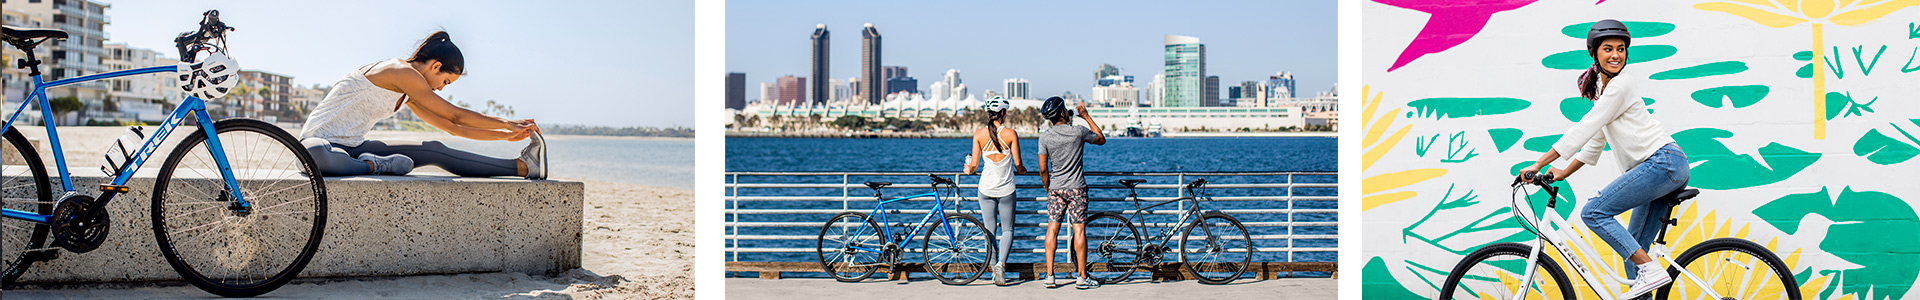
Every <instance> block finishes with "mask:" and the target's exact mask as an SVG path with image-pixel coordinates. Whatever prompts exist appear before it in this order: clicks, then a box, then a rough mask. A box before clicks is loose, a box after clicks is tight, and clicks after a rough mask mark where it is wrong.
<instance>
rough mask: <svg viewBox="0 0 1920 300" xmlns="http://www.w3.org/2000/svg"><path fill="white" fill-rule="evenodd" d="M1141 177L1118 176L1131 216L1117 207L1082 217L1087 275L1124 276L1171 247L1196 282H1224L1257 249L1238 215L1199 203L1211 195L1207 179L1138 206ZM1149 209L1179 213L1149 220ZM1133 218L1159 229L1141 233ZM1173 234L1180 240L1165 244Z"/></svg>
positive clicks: (1110, 279)
mask: <svg viewBox="0 0 1920 300" xmlns="http://www.w3.org/2000/svg"><path fill="white" fill-rule="evenodd" d="M1145 182H1147V181H1146V180H1143V179H1121V180H1120V181H1119V183H1120V185H1124V186H1127V199H1128V200H1130V201H1132V202H1133V207H1134V209H1133V211H1132V212H1131V213H1129V214H1127V215H1131V218H1129V217H1127V216H1126V215H1122V214H1121V213H1119V212H1095V213H1092V214H1091V216H1088V217H1087V223H1086V228H1087V229H1086V230H1087V252H1088V254H1089V255H1088V256H1087V260H1089V261H1092V262H1094V263H1090V264H1088V265H1087V273H1088V275H1089V276H1091V277H1092V278H1093V279H1094V280H1099V281H1100V283H1103V284H1112V283H1118V282H1121V281H1126V280H1127V278H1128V277H1130V276H1132V275H1133V272H1134V271H1136V270H1138V269H1142V268H1155V267H1158V265H1159V264H1160V262H1161V260H1162V259H1163V258H1164V257H1165V256H1166V254H1167V253H1168V252H1173V251H1174V250H1175V249H1174V248H1175V247H1176V246H1177V247H1178V248H1179V251H1178V255H1179V256H1180V264H1181V265H1182V266H1183V267H1184V268H1186V271H1187V272H1189V273H1190V274H1193V275H1194V279H1197V280H1199V281H1200V283H1205V284H1225V283H1227V282H1232V281H1233V280H1234V279H1239V278H1240V276H1241V275H1242V274H1244V273H1246V271H1247V268H1248V265H1251V264H1252V263H1253V255H1254V253H1257V252H1258V251H1259V250H1257V249H1255V247H1254V246H1253V235H1252V234H1251V233H1248V232H1247V226H1246V225H1241V224H1240V220H1239V219H1235V218H1234V217H1233V216H1231V215H1227V214H1225V213H1221V212H1219V211H1209V210H1206V209H1205V208H1203V207H1201V205H1200V203H1202V202H1206V201H1203V200H1212V199H1213V198H1212V197H1208V196H1206V194H1205V193H1204V192H1205V189H1202V187H1204V186H1206V184H1207V179H1205V178H1201V179H1196V180H1194V181H1193V182H1191V183H1187V184H1186V186H1184V187H1181V188H1183V189H1186V191H1187V193H1186V196H1183V197H1180V198H1177V199H1173V200H1167V201H1164V202H1160V203H1154V204H1153V205H1146V206H1141V200H1140V195H1139V194H1137V193H1135V192H1134V188H1135V186H1137V185H1139V184H1141V183H1145ZM1174 203H1179V205H1178V206H1179V207H1180V209H1179V210H1178V211H1175V212H1153V211H1150V210H1151V209H1154V208H1157V207H1161V206H1166V205H1167V204H1174ZM1150 214H1178V215H1179V218H1178V219H1176V220H1174V221H1172V222H1166V223H1151V222H1147V221H1148V219H1147V218H1146V216H1145V215H1150ZM1136 220H1137V221H1139V223H1138V224H1140V225H1143V226H1146V227H1147V228H1148V229H1155V228H1164V229H1165V230H1149V231H1153V232H1152V233H1154V236H1153V237H1144V236H1142V235H1141V234H1140V233H1141V230H1140V229H1138V228H1136V227H1134V224H1136V223H1135V221H1136ZM1175 233H1178V234H1179V236H1180V241H1179V242H1180V243H1179V244H1178V245H1175V246H1168V245H1167V243H1168V242H1172V241H1173V237H1174V235H1175ZM1075 257H1076V258H1077V257H1078V256H1077V255H1076V256H1075Z"/></svg>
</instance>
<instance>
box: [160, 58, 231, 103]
mask: <svg viewBox="0 0 1920 300" xmlns="http://www.w3.org/2000/svg"><path fill="white" fill-rule="evenodd" d="M175 68H176V70H177V72H178V73H179V74H180V90H181V91H184V92H186V93H187V95H190V96H193V97H197V98H200V99H201V100H212V99H218V98H220V97H221V96H226V95H227V92H229V91H232V90H233V88H234V87H235V86H238V85H240V63H239V62H235V61H233V58H230V57H227V55H226V54H223V53H219V52H212V53H210V54H209V55H207V56H206V57H205V58H202V59H201V60H200V61H199V62H182V63H180V65H179V66H177V67H175Z"/></svg>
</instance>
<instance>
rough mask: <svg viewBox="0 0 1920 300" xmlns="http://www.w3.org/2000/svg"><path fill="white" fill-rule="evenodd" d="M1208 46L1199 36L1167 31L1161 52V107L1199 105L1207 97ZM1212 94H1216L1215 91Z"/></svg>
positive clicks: (1216, 95)
mask: <svg viewBox="0 0 1920 300" xmlns="http://www.w3.org/2000/svg"><path fill="white" fill-rule="evenodd" d="M1206 53H1207V46H1206V45H1204V44H1201V43H1200V38H1197V37H1190V36H1179V35H1171V34H1169V35H1166V37H1165V43H1164V52H1163V54H1164V55H1163V56H1164V58H1165V60H1164V61H1165V72H1166V73H1165V74H1166V77H1165V80H1164V81H1162V82H1161V83H1162V85H1161V87H1160V88H1161V89H1162V94H1163V96H1162V97H1161V99H1160V103H1158V104H1159V105H1160V106H1161V107H1199V106H1202V105H1203V104H1204V103H1205V101H1206V100H1209V98H1205V97H1206V96H1207V94H1206V93H1205V92H1203V90H1205V89H1206V78H1207V54H1206ZM1214 96H1215V97H1216V98H1217V97H1218V96H1219V94H1218V92H1215V94H1214Z"/></svg>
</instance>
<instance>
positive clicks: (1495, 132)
mask: <svg viewBox="0 0 1920 300" xmlns="http://www.w3.org/2000/svg"><path fill="white" fill-rule="evenodd" d="M1520 134H1521V131H1520V129H1519V128H1494V129H1487V137H1490V138H1493V148H1494V150H1497V151H1499V152H1507V149H1512V148H1513V144H1514V143H1516V142H1519V141H1520Z"/></svg>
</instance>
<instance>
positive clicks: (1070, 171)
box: [1040, 125, 1100, 190]
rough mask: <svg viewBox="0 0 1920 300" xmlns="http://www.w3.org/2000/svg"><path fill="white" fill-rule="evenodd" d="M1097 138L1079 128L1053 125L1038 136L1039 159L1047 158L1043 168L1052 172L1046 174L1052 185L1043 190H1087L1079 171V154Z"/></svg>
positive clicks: (1084, 179) (1094, 134) (1087, 130)
mask: <svg viewBox="0 0 1920 300" xmlns="http://www.w3.org/2000/svg"><path fill="white" fill-rule="evenodd" d="M1099 137H1100V136H1099V133H1095V132H1093V130H1090V129H1087V128H1086V127H1082V126H1079V125H1055V126H1053V128H1047V132H1046V133H1042V134H1040V155H1045V156H1047V167H1048V168H1050V169H1052V170H1047V172H1048V174H1050V175H1051V176H1052V177H1053V179H1052V180H1053V184H1052V185H1051V186H1048V187H1047V189H1050V190H1059V189H1078V188H1085V187H1087V180H1086V178H1084V177H1085V175H1084V172H1082V171H1081V170H1080V152H1081V149H1082V148H1083V147H1084V146H1085V145H1086V144H1087V143H1092V142H1093V140H1094V139H1096V138H1099Z"/></svg>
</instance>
